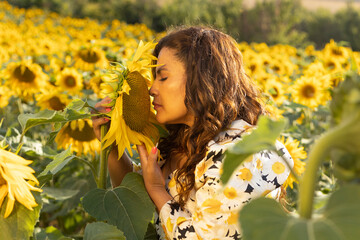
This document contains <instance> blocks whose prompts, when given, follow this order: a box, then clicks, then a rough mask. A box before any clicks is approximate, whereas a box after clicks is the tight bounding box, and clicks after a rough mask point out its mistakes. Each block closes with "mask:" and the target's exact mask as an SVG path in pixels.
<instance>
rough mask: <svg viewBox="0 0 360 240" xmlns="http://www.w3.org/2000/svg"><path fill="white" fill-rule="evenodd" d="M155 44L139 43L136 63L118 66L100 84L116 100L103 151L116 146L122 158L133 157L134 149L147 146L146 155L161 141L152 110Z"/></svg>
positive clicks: (106, 94) (131, 62)
mask: <svg viewBox="0 0 360 240" xmlns="http://www.w3.org/2000/svg"><path fill="white" fill-rule="evenodd" d="M155 45H156V44H155V43H151V42H149V43H147V44H144V43H143V42H142V41H140V43H139V46H138V48H137V50H136V52H135V53H134V56H133V59H132V60H131V61H128V62H127V67H124V66H122V65H120V64H116V65H115V66H114V68H113V69H112V71H111V72H110V73H109V74H108V75H107V77H106V78H104V81H105V82H104V83H103V84H101V88H102V94H104V95H105V96H108V97H110V98H112V99H113V101H112V103H111V105H112V106H114V107H113V110H112V111H111V112H110V113H109V114H108V115H109V116H110V117H111V123H110V129H109V131H108V132H107V134H106V135H105V137H104V138H103V140H102V141H103V142H104V143H105V144H104V148H106V147H108V146H110V145H111V144H112V143H113V142H116V144H117V146H118V152H119V158H120V157H121V156H122V153H123V152H124V151H125V148H126V149H127V150H128V152H129V154H130V155H131V156H132V150H131V145H130V144H134V145H141V144H142V143H144V144H145V147H146V149H147V151H150V149H151V148H152V147H153V146H154V143H155V142H157V141H158V139H159V131H158V129H157V128H156V126H155V125H154V123H156V120H155V114H154V111H153V109H152V108H151V102H150V95H149V90H148V88H149V86H150V85H151V81H150V80H149V79H150V77H151V75H150V68H151V67H153V66H152V65H151V62H152V60H156V58H155V57H154V56H153V55H152V54H151V53H150V50H151V49H153V48H154V46H155Z"/></svg>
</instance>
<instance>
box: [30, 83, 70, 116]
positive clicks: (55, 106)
mask: <svg viewBox="0 0 360 240" xmlns="http://www.w3.org/2000/svg"><path fill="white" fill-rule="evenodd" d="M35 99H36V101H37V103H36V105H37V106H39V107H40V110H44V109H50V110H55V111H60V110H64V109H65V107H66V105H68V104H69V103H70V102H71V99H70V98H69V96H68V95H67V94H64V93H61V91H60V90H58V89H56V88H53V89H52V90H50V91H46V92H42V93H39V94H37V95H35Z"/></svg>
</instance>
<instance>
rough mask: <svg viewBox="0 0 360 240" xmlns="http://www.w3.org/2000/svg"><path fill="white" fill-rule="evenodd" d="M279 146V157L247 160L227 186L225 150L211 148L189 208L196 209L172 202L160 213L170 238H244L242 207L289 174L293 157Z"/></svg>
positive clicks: (265, 153) (201, 165)
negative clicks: (222, 177)
mask: <svg viewBox="0 0 360 240" xmlns="http://www.w3.org/2000/svg"><path fill="white" fill-rule="evenodd" d="M276 147H277V150H278V151H277V152H280V154H277V153H276V152H273V151H261V152H259V153H257V154H254V155H253V156H251V157H250V158H248V159H247V161H245V162H244V163H243V164H242V165H240V167H239V168H238V169H236V171H235V172H234V174H233V175H232V177H231V178H230V180H229V182H228V184H227V185H226V186H223V185H222V183H221V182H220V175H221V174H220V173H221V171H222V170H221V169H222V164H223V160H224V154H223V151H224V150H223V148H221V146H220V147H218V148H216V147H215V148H213V150H211V149H210V150H209V152H208V154H207V156H206V157H205V158H204V159H203V160H202V161H201V162H200V163H199V164H198V165H197V167H196V170H195V171H196V172H195V188H196V190H194V191H195V193H194V194H193V195H192V196H191V197H190V199H189V200H188V201H190V204H187V205H186V206H188V205H190V206H193V207H191V208H189V209H181V208H180V205H179V204H178V203H177V202H176V201H174V200H170V201H168V202H167V203H166V204H165V205H164V206H163V207H162V208H161V210H160V213H159V217H160V220H161V222H162V224H163V228H164V231H165V234H166V235H167V238H168V239H241V233H240V228H239V225H238V213H239V211H240V209H241V208H242V206H243V205H244V204H245V203H247V202H249V201H250V200H251V199H253V198H255V197H259V196H265V195H267V194H268V193H269V192H271V191H273V190H275V189H277V188H279V187H280V186H281V184H282V183H283V182H284V181H285V180H286V178H287V176H288V175H289V173H290V168H289V167H292V159H291V157H290V154H289V153H288V152H287V150H286V148H285V147H284V146H283V145H282V144H281V143H280V142H277V143H276ZM280 155H283V156H280ZM286 162H288V163H289V164H287V163H286Z"/></svg>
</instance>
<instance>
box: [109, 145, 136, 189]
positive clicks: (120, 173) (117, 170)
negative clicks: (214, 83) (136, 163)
mask: <svg viewBox="0 0 360 240" xmlns="http://www.w3.org/2000/svg"><path fill="white" fill-rule="evenodd" d="M108 170H109V175H110V179H111V184H112V186H113V187H117V186H119V185H120V184H121V182H122V180H123V179H124V177H125V175H126V174H127V173H129V172H132V171H133V165H132V162H131V160H130V158H129V156H128V155H127V154H126V153H125V152H124V154H123V155H122V156H121V158H120V159H118V150H117V147H113V149H112V150H111V152H110V154H109V157H108Z"/></svg>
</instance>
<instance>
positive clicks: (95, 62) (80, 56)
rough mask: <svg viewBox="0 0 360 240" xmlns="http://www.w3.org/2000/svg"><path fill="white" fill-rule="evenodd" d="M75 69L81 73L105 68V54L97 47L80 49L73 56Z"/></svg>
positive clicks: (106, 63) (106, 64) (106, 62)
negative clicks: (78, 69) (81, 71)
mask: <svg viewBox="0 0 360 240" xmlns="http://www.w3.org/2000/svg"><path fill="white" fill-rule="evenodd" d="M74 60H75V67H76V68H80V69H82V70H83V71H93V70H94V69H95V68H96V67H97V68H106V67H107V66H108V61H107V59H106V56H105V52H104V51H103V50H101V49H100V48H97V47H89V48H81V49H80V50H78V51H77V52H76V54H75V56H74Z"/></svg>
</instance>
